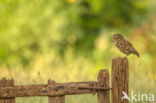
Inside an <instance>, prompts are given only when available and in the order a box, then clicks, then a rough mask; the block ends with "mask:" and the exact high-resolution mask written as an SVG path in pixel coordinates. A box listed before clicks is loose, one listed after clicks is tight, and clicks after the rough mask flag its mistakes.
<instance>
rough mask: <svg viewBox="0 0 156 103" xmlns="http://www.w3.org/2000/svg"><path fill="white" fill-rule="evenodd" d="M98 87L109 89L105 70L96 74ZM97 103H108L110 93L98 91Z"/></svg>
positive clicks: (107, 74) (107, 75) (107, 73)
mask: <svg viewBox="0 0 156 103" xmlns="http://www.w3.org/2000/svg"><path fill="white" fill-rule="evenodd" d="M97 80H98V86H100V87H105V88H109V72H108V71H107V70H100V72H99V74H98V78H97ZM97 97H98V103H110V91H109V90H98V92H97Z"/></svg>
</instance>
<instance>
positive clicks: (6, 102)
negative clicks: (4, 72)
mask: <svg viewBox="0 0 156 103" xmlns="http://www.w3.org/2000/svg"><path fill="white" fill-rule="evenodd" d="M10 86H14V81H13V79H11V80H7V79H5V78H3V79H2V80H0V87H10ZM0 103H15V98H14V97H13V98H9V99H0Z"/></svg>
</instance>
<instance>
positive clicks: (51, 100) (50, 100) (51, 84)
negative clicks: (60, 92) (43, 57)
mask: <svg viewBox="0 0 156 103" xmlns="http://www.w3.org/2000/svg"><path fill="white" fill-rule="evenodd" d="M55 84H56V83H55V81H53V80H51V79H49V80H48V86H49V87H54V86H55ZM48 103H57V97H51V96H48Z"/></svg>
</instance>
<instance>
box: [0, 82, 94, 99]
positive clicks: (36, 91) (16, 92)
mask: <svg viewBox="0 0 156 103" xmlns="http://www.w3.org/2000/svg"><path fill="white" fill-rule="evenodd" d="M81 86H97V82H94V81H90V82H71V83H55V86H48V85H28V86H27V85H25V86H14V87H0V98H11V97H28V96H60V95H72V94H89V93H92V92H93V91H92V90H91V89H79V88H78V87H81Z"/></svg>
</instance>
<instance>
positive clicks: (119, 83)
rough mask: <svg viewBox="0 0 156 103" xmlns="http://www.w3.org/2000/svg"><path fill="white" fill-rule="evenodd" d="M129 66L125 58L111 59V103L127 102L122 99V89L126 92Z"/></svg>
mask: <svg viewBox="0 0 156 103" xmlns="http://www.w3.org/2000/svg"><path fill="white" fill-rule="evenodd" d="M128 83H129V67H128V59H127V58H115V59H113V60H112V103H128V100H125V99H124V100H122V101H121V99H122V97H123V91H124V92H125V93H127V94H128Z"/></svg>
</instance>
